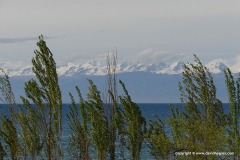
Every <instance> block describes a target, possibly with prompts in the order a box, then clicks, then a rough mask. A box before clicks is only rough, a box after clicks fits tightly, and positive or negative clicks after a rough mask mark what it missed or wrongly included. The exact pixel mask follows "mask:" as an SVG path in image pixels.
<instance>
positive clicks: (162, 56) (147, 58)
mask: <svg viewBox="0 0 240 160" xmlns="http://www.w3.org/2000/svg"><path fill="white" fill-rule="evenodd" d="M184 57H186V54H185V53H172V52H169V51H161V50H160V51H159V50H154V49H152V48H148V49H145V50H143V51H142V52H140V53H138V54H136V55H135V56H134V57H133V58H132V59H133V61H139V62H142V63H147V64H148V63H159V62H165V63H172V62H176V61H178V60H180V59H183V58H184Z"/></svg>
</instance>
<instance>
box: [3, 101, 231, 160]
mask: <svg viewBox="0 0 240 160" xmlns="http://www.w3.org/2000/svg"><path fill="white" fill-rule="evenodd" d="M69 105H70V104H64V105H63V148H64V154H65V159H70V158H69V157H68V156H67V147H68V137H69V134H70V130H69V127H68V120H67V116H66V114H67V113H69ZM138 106H139V107H140V109H141V111H142V115H143V116H144V117H145V118H146V120H147V121H149V120H151V119H154V116H155V115H157V116H159V117H160V118H161V119H162V120H163V121H165V120H167V119H168V118H170V116H171V112H170V104H167V103H142V104H138ZM172 107H173V108H176V107H177V108H179V109H182V105H181V104H172ZM223 108H224V112H225V113H228V112H229V104H223ZM0 111H2V112H3V113H5V114H8V113H7V111H8V109H7V105H3V104H2V105H0ZM93 152H94V151H93ZM126 153H127V152H126ZM127 155H128V154H127ZM126 158H127V159H129V158H128V157H126ZM141 159H144V160H145V159H148V160H151V159H153V158H152V157H151V155H150V153H149V148H148V145H147V144H146V143H144V144H143V147H142V151H141Z"/></svg>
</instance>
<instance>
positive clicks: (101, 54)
mask: <svg viewBox="0 0 240 160" xmlns="http://www.w3.org/2000/svg"><path fill="white" fill-rule="evenodd" d="M239 7H240V1H239V0H228V1H226V0H201V1H199V0H101V1H100V0H41V1H33V0H21V1H19V0H0V20H1V26H0V61H8V62H9V63H12V64H19V63H22V64H30V63H31V58H32V57H33V56H34V50H35V49H37V46H36V42H37V40H38V38H37V37H38V36H39V35H43V36H44V37H45V40H46V42H47V45H48V47H49V48H50V50H51V51H52V52H53V54H54V57H55V60H56V62H57V64H65V63H68V62H74V63H84V62H86V61H90V60H96V61H104V60H105V57H106V55H107V53H108V52H111V51H113V50H115V49H116V50H117V52H118V59H119V61H133V62H134V61H140V62H143V63H158V62H162V61H165V62H166V63H172V62H174V61H192V60H193V56H192V55H193V54H197V55H198V57H200V59H201V60H202V61H203V62H209V61H212V60H215V59H222V60H224V61H227V62H228V63H229V64H231V63H236V60H238V59H240V58H239V57H240V45H239V42H240V32H239V30H240V9H239Z"/></svg>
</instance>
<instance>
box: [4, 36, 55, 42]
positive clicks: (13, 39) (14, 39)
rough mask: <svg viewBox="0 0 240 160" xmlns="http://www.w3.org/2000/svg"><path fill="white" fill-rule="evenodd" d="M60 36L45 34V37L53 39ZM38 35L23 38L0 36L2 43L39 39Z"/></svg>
mask: <svg viewBox="0 0 240 160" xmlns="http://www.w3.org/2000/svg"><path fill="white" fill-rule="evenodd" d="M53 38H58V37H48V36H44V39H53ZM37 40H38V37H22V38H0V44H10V43H22V42H26V41H37Z"/></svg>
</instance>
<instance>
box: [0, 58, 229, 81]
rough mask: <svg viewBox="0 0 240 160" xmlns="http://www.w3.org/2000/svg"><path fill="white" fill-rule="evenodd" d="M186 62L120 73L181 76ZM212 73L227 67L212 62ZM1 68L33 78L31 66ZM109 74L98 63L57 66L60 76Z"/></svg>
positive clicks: (124, 66)
mask: <svg viewBox="0 0 240 160" xmlns="http://www.w3.org/2000/svg"><path fill="white" fill-rule="evenodd" d="M183 66H184V62H181V61H177V62H174V63H172V64H166V63H164V62H159V63H156V64H155V63H152V64H143V63H140V62H136V63H130V62H123V63H120V64H118V66H117V72H118V73H129V72H149V73H155V74H169V75H172V74H180V73H181V72H182V70H183ZM206 66H207V67H208V68H209V70H210V72H212V73H215V74H216V73H221V72H223V70H224V69H225V68H227V66H226V65H225V64H224V63H222V62H219V61H212V62H209V63H208V64H206ZM0 68H2V69H4V70H5V71H6V73H7V74H8V75H9V76H10V77H15V76H33V75H34V74H33V72H32V67H31V66H21V67H11V66H10V67H9V65H8V66H6V65H4V63H0ZM106 72H107V68H106V65H102V64H101V63H98V62H96V61H89V62H87V63H84V64H75V63H71V62H70V63H67V64H66V65H61V66H57V73H58V75H59V76H66V77H74V76H79V75H96V76H100V75H105V74H106Z"/></svg>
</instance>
